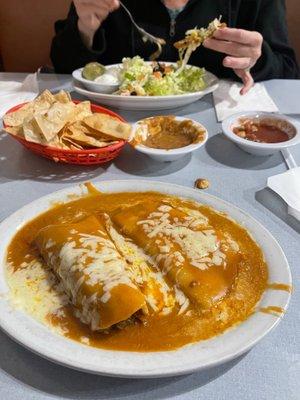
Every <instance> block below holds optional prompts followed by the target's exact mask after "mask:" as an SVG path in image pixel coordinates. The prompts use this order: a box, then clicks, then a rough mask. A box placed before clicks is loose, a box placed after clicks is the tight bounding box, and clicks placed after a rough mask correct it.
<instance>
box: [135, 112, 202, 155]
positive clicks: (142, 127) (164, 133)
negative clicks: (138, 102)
mask: <svg viewBox="0 0 300 400" xmlns="http://www.w3.org/2000/svg"><path fill="white" fill-rule="evenodd" d="M205 133H206V130H205V129H204V128H203V127H201V126H200V125H196V124H195V123H194V122H193V121H192V120H190V119H185V120H177V119H176V117H175V116H173V115H165V116H157V117H150V118H145V119H143V120H141V121H140V122H139V123H138V127H137V129H136V132H135V135H134V138H133V140H132V141H131V143H132V144H133V145H134V146H136V145H138V144H142V145H144V146H147V147H152V148H155V149H165V150H171V149H178V148H180V147H185V146H189V145H190V144H194V143H199V142H202V141H203V140H204V139H205Z"/></svg>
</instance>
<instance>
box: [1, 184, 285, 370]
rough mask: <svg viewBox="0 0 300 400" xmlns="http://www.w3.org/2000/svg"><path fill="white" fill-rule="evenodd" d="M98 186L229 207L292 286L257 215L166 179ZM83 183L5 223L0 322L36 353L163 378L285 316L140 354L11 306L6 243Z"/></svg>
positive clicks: (231, 352)
mask: <svg viewBox="0 0 300 400" xmlns="http://www.w3.org/2000/svg"><path fill="white" fill-rule="evenodd" d="M95 186H96V187H98V188H99V189H101V191H104V192H120V191H149V190H152V191H153V190H154V191H159V192H162V193H166V194H173V195H176V196H182V197H187V198H191V199H193V200H196V201H199V202H202V203H204V204H208V205H210V206H212V207H214V208H216V209H217V210H220V211H225V212H226V213H228V214H229V215H230V216H231V217H232V218H234V219H235V220H237V221H238V222H239V223H240V224H242V225H244V226H245V227H246V228H247V229H248V230H249V231H250V232H251V233H252V234H253V236H254V238H255V239H256V241H257V242H258V243H259V245H260V246H261V247H262V249H263V251H264V254H265V257H266V261H267V263H268V265H269V279H270V282H280V283H285V284H288V285H290V284H291V274H290V270H289V266H288V263H287V260H286V258H285V255H284V253H283V251H282V249H281V248H280V246H279V245H278V243H277V242H276V240H275V239H274V238H273V236H272V235H271V234H270V233H269V232H268V231H267V230H266V229H265V228H264V227H263V226H262V225H261V224H260V223H259V222H257V221H256V220H255V219H254V218H252V217H251V216H249V215H248V214H246V213H245V212H244V211H242V210H240V209H239V208H237V207H235V206H233V205H232V204H230V203H227V202H225V201H223V200H221V199H218V198H217V197H214V196H211V195H208V194H206V193H203V192H200V191H197V190H195V189H190V188H186V187H183V186H178V185H173V184H168V183H165V182H151V181H141V180H124V181H106V182H98V183H96V184H95ZM84 190H85V189H84V188H83V187H82V186H76V187H73V188H72V187H71V188H67V189H64V190H61V191H58V192H55V193H52V194H50V195H48V196H45V197H42V198H41V199H39V200H36V201H34V202H32V203H30V204H28V205H27V206H25V207H23V208H21V209H20V210H19V211H17V212H16V213H14V214H13V215H11V216H10V217H9V218H7V219H6V220H5V221H3V222H2V223H1V224H0V237H1V242H0V260H1V263H2V268H1V269H0V326H1V328H2V329H3V330H4V331H5V332H6V333H7V334H8V335H10V336H11V337H12V338H13V339H15V340H16V341H17V342H18V343H20V344H22V345H23V346H25V347H27V348H28V349H30V350H32V351H33V352H35V353H37V354H39V355H41V356H43V357H45V358H47V359H49V360H51V361H54V362H57V363H59V364H62V365H65V366H68V367H71V368H75V369H78V370H82V371H86V372H91V373H95V374H101V375H109V376H119V377H135V378H146V377H148V378H149V377H162V376H174V375H183V374H186V373H190V372H193V371H196V370H203V369H206V368H209V367H212V366H215V365H218V364H221V363H224V362H226V361H229V360H231V359H233V358H235V357H237V356H239V355H241V354H242V353H245V352H246V351H247V350H249V349H250V348H251V347H253V346H254V345H255V344H256V343H257V342H258V341H259V340H261V339H262V338H263V337H264V336H265V335H266V334H267V333H268V332H269V331H270V330H271V329H272V328H274V327H275V326H276V325H277V324H278V322H279V321H280V318H278V317H274V316H272V315H269V314H263V313H259V312H256V313H254V314H253V315H252V316H251V317H250V318H249V319H248V320H246V321H245V322H243V323H241V324H240V325H238V326H237V327H236V328H233V329H230V330H228V331H226V332H225V333H224V334H222V335H219V336H217V337H215V338H212V339H209V340H205V341H201V342H198V343H195V344H192V345H188V346H185V347H183V348H181V349H178V350H175V351H165V352H149V353H135V352H125V351H111V350H101V349H96V348H92V347H88V346H85V345H83V344H80V343H77V342H75V341H72V340H69V339H67V338H65V337H63V336H59V335H58V334H55V333H53V332H52V331H51V330H50V329H49V328H48V327H46V326H44V325H42V324H40V323H39V322H36V321H35V320H34V319H32V318H31V317H30V316H29V315H26V314H24V313H23V312H21V311H18V310H15V309H13V308H12V307H11V305H10V303H9V301H8V300H7V299H6V296H3V294H5V293H7V292H8V287H7V284H6V280H5V276H4V268H3V264H4V261H5V256H6V249H7V245H8V244H9V242H10V241H11V239H12V237H13V236H14V235H15V233H16V231H17V230H18V229H20V228H21V227H22V226H23V225H24V224H25V223H26V222H28V221H29V220H31V219H32V218H34V217H36V216H37V215H38V214H40V213H42V212H44V211H46V210H47V209H48V208H49V207H50V206H51V204H53V202H54V201H55V202H57V201H68V195H69V194H73V193H74V194H81V193H84ZM289 298H290V294H289V293H287V292H284V291H274V290H267V291H266V292H265V293H264V295H263V297H262V299H261V302H260V304H259V306H263V307H266V306H270V305H272V306H278V307H282V308H283V309H284V310H286V309H287V306H288V303H289Z"/></svg>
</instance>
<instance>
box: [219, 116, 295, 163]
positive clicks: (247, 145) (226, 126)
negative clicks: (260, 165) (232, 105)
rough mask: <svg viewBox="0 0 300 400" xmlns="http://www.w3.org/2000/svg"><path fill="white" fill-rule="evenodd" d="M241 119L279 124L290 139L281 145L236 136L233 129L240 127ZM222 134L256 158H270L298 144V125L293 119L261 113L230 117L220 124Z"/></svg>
mask: <svg viewBox="0 0 300 400" xmlns="http://www.w3.org/2000/svg"><path fill="white" fill-rule="evenodd" d="M241 118H249V119H256V120H257V121H258V122H259V121H260V120H265V119H268V120H274V121H275V122H276V121H278V123H280V124H281V129H283V130H284V131H285V132H286V133H287V134H288V135H289V137H290V140H287V141H286V142H281V143H257V142H252V141H250V140H247V139H243V138H241V137H239V136H237V135H236V134H235V133H234V132H233V129H234V128H235V127H237V126H239V125H240V119H241ZM222 129H223V132H224V134H225V135H226V136H227V137H228V138H229V139H230V140H231V141H233V142H234V143H236V144H237V145H238V146H239V147H240V148H241V149H242V150H244V151H246V152H247V153H250V154H254V155H256V156H270V155H272V154H275V153H277V152H279V151H281V150H282V149H285V148H287V147H291V146H295V145H297V144H299V143H300V123H299V122H298V121H296V120H294V119H293V118H290V117H287V116H286V115H282V114H273V113H263V112H255V111H253V112H246V113H240V114H235V115H232V116H231V117H229V118H227V119H226V120H225V121H223V122H222Z"/></svg>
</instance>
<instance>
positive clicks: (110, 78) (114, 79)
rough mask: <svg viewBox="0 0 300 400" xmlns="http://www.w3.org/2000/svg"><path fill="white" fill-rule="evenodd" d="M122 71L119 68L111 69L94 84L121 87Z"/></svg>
mask: <svg viewBox="0 0 300 400" xmlns="http://www.w3.org/2000/svg"><path fill="white" fill-rule="evenodd" d="M119 74H120V70H119V69H118V68H110V69H109V70H107V71H106V72H104V74H103V75H101V76H99V77H98V78H96V79H95V81H94V82H97V83H101V84H102V85H119V84H120V79H119Z"/></svg>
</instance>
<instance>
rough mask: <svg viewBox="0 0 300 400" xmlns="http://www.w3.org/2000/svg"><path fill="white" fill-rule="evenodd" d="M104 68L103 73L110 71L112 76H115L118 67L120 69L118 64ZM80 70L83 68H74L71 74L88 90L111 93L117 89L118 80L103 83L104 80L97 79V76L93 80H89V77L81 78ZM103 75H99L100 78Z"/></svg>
mask: <svg viewBox="0 0 300 400" xmlns="http://www.w3.org/2000/svg"><path fill="white" fill-rule="evenodd" d="M105 68H106V72H105V73H104V74H103V75H105V74H110V73H111V75H113V76H117V73H118V69H120V67H119V64H116V65H109V66H107V67H105ZM82 71H83V68H79V69H76V70H75V71H73V73H72V76H73V78H74V79H75V80H76V81H77V82H80V83H82V84H83V86H84V87H86V88H87V89H88V90H90V91H92V92H97V93H104V94H111V93H113V92H115V91H117V90H118V89H119V85H120V82H117V83H104V82H101V80H100V81H97V79H99V78H97V79H96V80H94V81H91V80H89V79H85V78H83V76H82ZM103 75H101V77H100V78H102V77H103Z"/></svg>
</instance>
